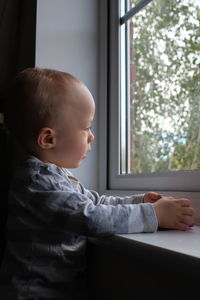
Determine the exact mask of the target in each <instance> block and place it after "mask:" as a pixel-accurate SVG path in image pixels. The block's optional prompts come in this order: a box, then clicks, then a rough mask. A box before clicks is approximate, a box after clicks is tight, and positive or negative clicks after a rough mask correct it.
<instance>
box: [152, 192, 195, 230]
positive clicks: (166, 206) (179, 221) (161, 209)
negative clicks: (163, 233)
mask: <svg viewBox="0 0 200 300" xmlns="http://www.w3.org/2000/svg"><path fill="white" fill-rule="evenodd" d="M152 205H153V207H154V210H155V212H156V215H157V219H158V226H159V227H161V228H171V229H179V230H187V229H188V228H189V227H190V224H192V223H193V216H194V209H193V208H192V207H190V201H189V200H188V199H174V198H170V201H169V198H164V197H163V198H162V199H160V200H159V201H157V202H155V203H153V204H152Z"/></svg>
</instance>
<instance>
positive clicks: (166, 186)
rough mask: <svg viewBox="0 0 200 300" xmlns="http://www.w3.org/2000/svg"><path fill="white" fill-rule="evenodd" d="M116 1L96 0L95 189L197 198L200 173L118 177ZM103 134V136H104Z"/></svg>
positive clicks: (118, 107)
mask: <svg viewBox="0 0 200 300" xmlns="http://www.w3.org/2000/svg"><path fill="white" fill-rule="evenodd" d="M119 3H120V0H102V1H100V7H99V8H100V10H99V12H100V32H99V33H100V44H99V57H100V61H99V69H100V78H99V79H100V88H99V100H100V101H99V103H100V104H99V107H98V109H99V128H100V130H99V138H100V145H99V158H100V159H99V190H100V192H105V191H107V192H109V191H112V193H113V191H118V192H119V191H122V193H123V192H125V191H126V192H127V191H130V193H136V192H144V191H147V190H148V191H149V190H154V191H160V192H163V193H165V192H171V195H176V196H177V195H181V196H188V195H191V194H192V193H193V195H195V197H197V196H200V193H199V192H200V188H199V181H200V180H199V179H200V170H195V171H175V172H164V173H150V174H148V173H146V174H145V173H144V174H123V175H121V174H119V164H117V163H116V161H119V159H120V151H119V148H120V145H119V143H120V124H119V119H120V117H119V116H120V104H117V105H116V99H119V95H120V89H119V82H120V81H119V74H120V73H119V59H118V58H119V54H120V49H119V41H120V33H119V31H120V30H119V26H120V18H119V15H120V14H119ZM105 133H107V134H105Z"/></svg>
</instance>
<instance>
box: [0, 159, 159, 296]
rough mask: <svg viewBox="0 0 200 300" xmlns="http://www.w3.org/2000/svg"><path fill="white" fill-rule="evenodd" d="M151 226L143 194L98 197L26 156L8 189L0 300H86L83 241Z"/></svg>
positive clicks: (151, 216)
mask: <svg viewBox="0 0 200 300" xmlns="http://www.w3.org/2000/svg"><path fill="white" fill-rule="evenodd" d="M157 226H158V224H157V218H156V215H155V211H154V209H153V206H152V204H150V203H143V195H134V196H127V197H113V196H106V195H102V196H99V194H98V193H97V192H95V191H89V190H87V189H85V188H84V186H83V185H82V184H81V183H80V182H79V181H78V180H77V179H76V178H75V177H73V175H72V174H71V173H70V172H69V170H68V169H64V168H60V167H58V166H56V165H54V164H50V163H44V162H42V161H40V160H39V159H37V158H36V157H33V156H29V157H28V158H27V159H26V160H25V161H24V162H23V164H22V165H21V167H20V168H19V169H18V171H17V173H16V175H15V176H14V178H13V181H12V184H11V188H10V194H9V216H8V222H7V245H6V251H5V256H4V260H3V263H2V268H1V279H0V285H1V286H0V299H4V300H6V299H9V300H15V299H17V300H26V299H27V300H28V299H56V300H59V299H60V300H61V299H63V300H64V299H65V300H66V299H67V300H68V299H69V300H71V299H73V300H78V299H87V298H86V296H84V295H86V294H85V269H86V260H85V257H86V245H87V237H88V236H96V237H99V236H105V238H107V236H110V235H112V234H116V233H135V232H154V231H156V230H157Z"/></svg>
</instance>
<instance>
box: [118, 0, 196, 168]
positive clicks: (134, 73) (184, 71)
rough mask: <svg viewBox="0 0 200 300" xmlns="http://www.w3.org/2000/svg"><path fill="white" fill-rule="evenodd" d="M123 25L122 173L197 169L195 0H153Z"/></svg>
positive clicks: (132, 2)
mask: <svg viewBox="0 0 200 300" xmlns="http://www.w3.org/2000/svg"><path fill="white" fill-rule="evenodd" d="M137 2H138V1H130V3H129V5H130V6H129V7H131V6H133V5H135V4H136V3H137ZM127 24H128V29H127V53H128V57H127V58H126V63H124V68H126V70H127V73H126V74H127V82H128V87H127V88H128V93H127V95H128V97H127V103H128V104H127V107H128V113H127V114H128V117H127V120H129V124H128V125H127V128H129V132H128V137H127V139H128V141H127V145H129V149H128V150H127V153H128V155H129V159H128V161H129V162H130V163H129V166H128V168H127V173H144V172H163V171H176V170H194V169H200V0H168V1H166V0H154V1H152V2H150V3H149V4H148V5H147V6H146V7H145V8H143V9H142V10H141V11H140V12H138V13H137V14H136V15H135V16H134V17H132V18H131V20H129V21H128V22H127ZM121 65H122V64H121Z"/></svg>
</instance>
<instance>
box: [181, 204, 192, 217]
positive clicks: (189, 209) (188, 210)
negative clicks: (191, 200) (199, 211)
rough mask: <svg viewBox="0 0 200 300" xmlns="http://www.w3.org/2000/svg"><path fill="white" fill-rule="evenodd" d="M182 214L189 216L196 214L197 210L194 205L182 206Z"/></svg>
mask: <svg viewBox="0 0 200 300" xmlns="http://www.w3.org/2000/svg"><path fill="white" fill-rule="evenodd" d="M182 214H183V215H187V216H194V214H195V210H194V208H192V207H185V206H184V207H182Z"/></svg>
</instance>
